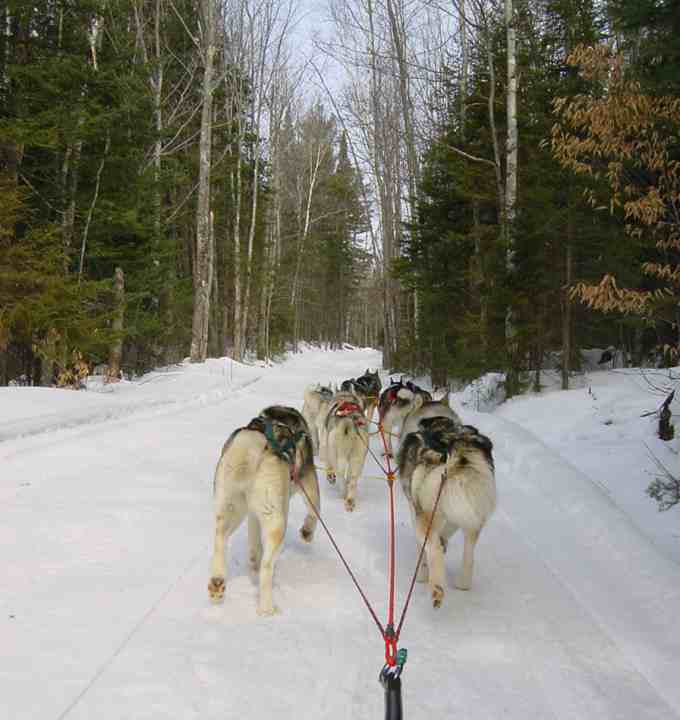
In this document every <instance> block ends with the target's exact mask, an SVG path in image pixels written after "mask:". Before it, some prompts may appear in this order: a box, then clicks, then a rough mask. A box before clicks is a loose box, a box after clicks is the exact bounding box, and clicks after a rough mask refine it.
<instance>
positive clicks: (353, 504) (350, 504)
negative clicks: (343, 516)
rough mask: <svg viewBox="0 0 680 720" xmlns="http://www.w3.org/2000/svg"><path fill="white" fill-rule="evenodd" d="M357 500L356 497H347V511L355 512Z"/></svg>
mask: <svg viewBox="0 0 680 720" xmlns="http://www.w3.org/2000/svg"><path fill="white" fill-rule="evenodd" d="M356 504H357V503H356V500H355V499H354V498H346V499H345V510H347V512H354V508H355V507H356Z"/></svg>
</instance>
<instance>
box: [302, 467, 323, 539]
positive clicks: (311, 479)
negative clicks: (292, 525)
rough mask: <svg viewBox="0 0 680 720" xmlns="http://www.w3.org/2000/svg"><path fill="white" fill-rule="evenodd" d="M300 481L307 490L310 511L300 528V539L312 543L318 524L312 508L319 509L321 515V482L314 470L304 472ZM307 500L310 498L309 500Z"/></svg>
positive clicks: (307, 502) (307, 503)
mask: <svg viewBox="0 0 680 720" xmlns="http://www.w3.org/2000/svg"><path fill="white" fill-rule="evenodd" d="M299 480H300V484H301V485H302V487H303V488H304V489H305V492H306V495H305V496H304V497H305V504H306V505H307V507H308V509H309V512H308V513H307V515H306V516H305V519H304V522H303V523H302V527H301V528H300V537H301V538H302V539H303V540H304V541H305V542H312V540H313V538H314V531H315V529H316V523H317V518H316V513H315V512H314V508H313V507H312V505H313V506H314V507H315V508H316V509H317V511H318V512H319V513H321V496H320V494H319V480H318V478H317V477H316V471H315V470H314V468H309V469H307V470H305V471H303V473H302V475H301V477H300V479H299ZM307 498H309V500H308V499H307Z"/></svg>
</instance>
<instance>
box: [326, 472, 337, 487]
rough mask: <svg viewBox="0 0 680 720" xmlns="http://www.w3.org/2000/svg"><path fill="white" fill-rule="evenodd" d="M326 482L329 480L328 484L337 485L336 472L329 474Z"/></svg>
mask: <svg viewBox="0 0 680 720" xmlns="http://www.w3.org/2000/svg"><path fill="white" fill-rule="evenodd" d="M326 480H328V483H329V484H330V485H335V481H336V480H337V478H336V476H335V473H334V472H327V473H326Z"/></svg>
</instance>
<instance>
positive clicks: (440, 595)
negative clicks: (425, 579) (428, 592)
mask: <svg viewBox="0 0 680 720" xmlns="http://www.w3.org/2000/svg"><path fill="white" fill-rule="evenodd" d="M443 599H444V588H443V587H442V586H441V585H435V586H434V587H433V588H432V607H433V608H439V607H441V605H442V600H443Z"/></svg>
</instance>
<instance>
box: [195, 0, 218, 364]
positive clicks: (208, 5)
mask: <svg viewBox="0 0 680 720" xmlns="http://www.w3.org/2000/svg"><path fill="white" fill-rule="evenodd" d="M201 10H202V13H201V16H202V20H203V24H204V27H203V38H202V56H203V63H204V69H203V85H202V90H201V99H202V102H203V107H202V110H201V138H200V145H199V181H198V182H199V184H198V199H197V207H196V255H195V258H196V260H195V262H196V272H195V273H194V313H193V322H192V328H191V362H203V361H204V360H205V358H206V352H207V343H208V324H209V323H208V321H209V316H210V291H211V286H212V266H213V258H212V243H211V240H210V234H211V233H210V172H211V169H212V100H213V69H214V59H215V25H216V22H215V7H214V4H213V0H201Z"/></svg>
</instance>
